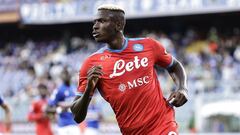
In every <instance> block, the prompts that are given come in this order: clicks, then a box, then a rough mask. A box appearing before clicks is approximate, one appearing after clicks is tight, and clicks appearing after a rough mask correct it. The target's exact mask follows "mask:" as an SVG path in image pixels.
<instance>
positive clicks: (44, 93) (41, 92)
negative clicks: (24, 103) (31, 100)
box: [39, 88, 49, 97]
mask: <svg viewBox="0 0 240 135" xmlns="http://www.w3.org/2000/svg"><path fill="white" fill-rule="evenodd" d="M39 94H40V95H41V96H42V97H46V96H47V95H48V94H49V93H48V90H47V89H44V88H39Z"/></svg>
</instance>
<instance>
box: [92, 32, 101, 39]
mask: <svg viewBox="0 0 240 135" xmlns="http://www.w3.org/2000/svg"><path fill="white" fill-rule="evenodd" d="M92 35H93V37H94V38H96V37H98V36H99V35H100V34H99V33H97V32H93V34H92Z"/></svg>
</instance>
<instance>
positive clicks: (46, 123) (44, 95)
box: [28, 84, 53, 135]
mask: <svg viewBox="0 0 240 135" xmlns="http://www.w3.org/2000/svg"><path fill="white" fill-rule="evenodd" d="M38 92H39V96H40V99H38V100H36V101H34V102H33V103H32V105H31V110H30V112H29V114H28V120H29V121H31V122H36V134H37V135H53V132H52V129H51V123H50V119H49V117H48V116H47V115H46V113H45V109H46V106H47V100H48V94H49V92H48V89H47V87H46V86H45V85H44V84H39V86H38Z"/></svg>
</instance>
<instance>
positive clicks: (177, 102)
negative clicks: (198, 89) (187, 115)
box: [167, 57, 188, 107]
mask: <svg viewBox="0 0 240 135" xmlns="http://www.w3.org/2000/svg"><path fill="white" fill-rule="evenodd" d="M167 70H168V72H169V74H170V76H171V77H172V79H173V81H174V82H175V84H176V85H177V90H176V91H174V92H173V93H171V95H170V97H169V98H168V102H169V103H170V104H172V105H173V106H176V107H180V106H182V105H184V104H185V103H186V102H187V100H188V90H187V76H186V72H185V69H184V67H183V66H182V64H181V63H180V62H179V61H178V60H177V59H175V58H174V57H172V64H171V65H170V67H168V68H167Z"/></svg>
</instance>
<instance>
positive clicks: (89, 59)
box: [86, 46, 107, 61]
mask: <svg viewBox="0 0 240 135" xmlns="http://www.w3.org/2000/svg"><path fill="white" fill-rule="evenodd" d="M106 50H107V46H104V47H102V48H100V49H98V50H97V51H96V52H94V53H92V54H91V55H89V56H88V57H87V59H86V61H91V60H95V59H98V58H99V57H100V56H101V55H102V54H104V52H105V51H106Z"/></svg>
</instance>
